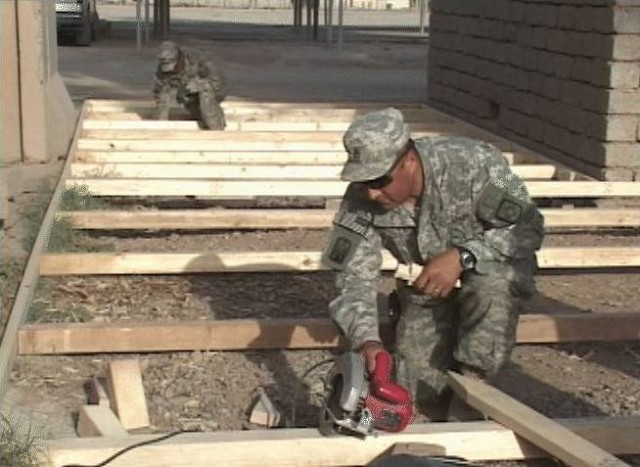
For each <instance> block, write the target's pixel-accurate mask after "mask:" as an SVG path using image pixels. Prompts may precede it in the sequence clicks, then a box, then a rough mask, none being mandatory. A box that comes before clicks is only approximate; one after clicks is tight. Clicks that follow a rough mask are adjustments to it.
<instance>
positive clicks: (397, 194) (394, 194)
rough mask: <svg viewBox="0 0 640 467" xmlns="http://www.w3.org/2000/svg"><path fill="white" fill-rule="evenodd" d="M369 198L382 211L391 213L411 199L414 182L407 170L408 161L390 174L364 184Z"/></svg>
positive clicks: (403, 162) (404, 161)
mask: <svg viewBox="0 0 640 467" xmlns="http://www.w3.org/2000/svg"><path fill="white" fill-rule="evenodd" d="M363 186H364V188H365V190H366V194H367V197H368V198H369V199H370V200H371V201H373V202H375V203H377V204H378V205H379V206H380V207H381V208H382V209H384V210H386V211H390V210H392V209H395V208H397V207H398V206H400V205H402V204H404V203H405V202H407V201H408V200H409V198H411V194H412V180H411V175H410V173H409V172H408V171H407V170H406V160H403V161H401V162H400V163H399V164H398V165H397V166H396V167H395V168H394V169H393V170H392V171H391V172H390V173H388V174H385V175H383V176H382V177H380V178H377V179H375V180H371V181H369V182H365V183H363Z"/></svg>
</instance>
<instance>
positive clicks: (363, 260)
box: [323, 108, 544, 420]
mask: <svg viewBox="0 0 640 467" xmlns="http://www.w3.org/2000/svg"><path fill="white" fill-rule="evenodd" d="M343 142H344V147H345V149H346V151H347V153H348V161H347V163H346V165H345V166H344V169H343V171H342V175H341V176H342V179H343V180H345V181H349V182H352V183H350V185H349V187H348V188H347V191H346V193H345V195H344V199H343V200H342V204H341V206H340V209H339V211H338V213H337V214H336V217H335V219H334V226H333V231H332V235H331V239H330V241H329V244H328V246H327V248H326V249H325V251H324V253H323V260H324V262H325V263H326V264H327V265H329V266H330V267H331V268H333V269H334V270H335V271H336V283H337V287H338V290H339V295H338V296H337V297H336V298H335V299H334V300H333V301H332V302H331V303H330V306H329V309H330V314H331V316H332V318H333V319H334V320H335V322H336V323H337V324H338V326H339V327H340V328H341V330H342V331H343V332H344V334H345V335H346V337H347V339H348V340H349V342H350V345H351V346H352V348H353V349H354V350H358V351H361V352H362V353H363V354H364V356H365V358H366V361H367V365H368V369H369V371H372V370H373V368H374V367H375V355H376V354H377V353H378V352H380V351H381V350H383V347H382V344H381V341H380V335H379V332H378V310H377V306H376V282H377V279H378V277H379V275H380V269H381V265H382V255H381V250H382V248H386V249H387V250H389V251H390V252H391V253H392V255H393V256H394V257H395V258H396V259H397V260H398V261H399V262H400V263H405V264H411V263H418V264H420V265H424V268H423V269H422V272H421V273H420V275H419V276H418V277H417V279H416V280H415V281H414V283H413V285H412V286H409V285H408V284H407V282H403V281H398V282H397V288H396V289H397V290H396V292H395V293H394V294H393V295H392V296H393V297H395V299H396V301H397V302H398V304H399V309H400V317H399V320H398V322H397V326H396V347H395V349H394V358H395V362H396V368H395V369H396V378H397V380H398V382H399V383H401V384H404V385H405V386H406V387H408V388H409V389H411V391H412V393H413V395H414V401H415V402H416V404H417V406H418V407H419V409H420V410H421V411H422V412H423V413H424V414H425V415H427V416H428V417H429V418H431V419H432V420H443V419H446V417H447V408H448V409H449V416H450V417H451V416H452V414H451V411H452V410H453V411H454V412H455V411H456V410H458V409H453V407H454V406H456V405H457V406H458V408H460V407H462V405H461V403H460V401H459V400H458V401H456V398H453V400H451V393H450V391H448V390H447V389H446V373H445V372H446V370H449V369H453V370H457V371H460V372H461V373H463V374H465V375H469V376H473V377H474V378H481V379H483V380H489V379H490V378H492V377H493V376H495V375H496V373H497V372H498V370H500V368H501V367H502V366H503V365H504V364H505V363H506V362H507V361H508V359H509V357H510V354H511V350H512V348H513V346H514V343H515V331H516V324H517V312H518V309H519V305H520V303H521V301H522V299H523V298H527V297H530V296H531V295H532V294H533V293H534V291H535V283H534V280H533V275H534V272H535V269H536V251H537V250H538V249H539V248H540V245H541V243H542V239H543V236H544V231H543V218H542V215H541V214H540V212H539V211H538V209H537V208H536V207H535V205H534V204H533V203H532V201H531V199H530V198H529V195H528V193H527V189H526V187H525V185H524V183H523V182H522V181H521V180H520V178H519V177H517V176H516V175H515V174H513V173H512V172H511V170H510V168H509V166H508V164H507V162H506V161H505V159H504V158H503V156H502V154H501V152H500V151H499V150H498V149H496V148H495V147H494V146H492V145H490V144H487V143H484V142H481V141H476V140H472V139H468V138H462V137H433V138H421V139H418V140H415V141H413V140H412V139H411V137H410V134H409V129H408V126H407V125H406V124H405V123H404V121H403V116H402V114H401V113H400V112H399V111H398V110H396V109H393V108H388V109H385V110H382V111H376V112H371V113H368V114H366V115H363V116H362V117H360V118H359V119H358V120H356V121H354V122H353V123H352V124H351V126H350V127H349V129H348V130H347V132H346V133H345V134H344V138H343ZM458 280H459V281H460V282H459V287H456V282H457V281H458ZM450 405H451V406H450ZM453 416H454V417H456V416H458V415H457V414H453ZM462 416H464V415H462Z"/></svg>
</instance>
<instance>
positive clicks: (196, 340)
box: [18, 312, 640, 355]
mask: <svg viewBox="0 0 640 467" xmlns="http://www.w3.org/2000/svg"><path fill="white" fill-rule="evenodd" d="M134 318H135V317H134ZM389 332H390V330H389V329H388V327H387V325H386V324H383V325H382V333H383V335H384V336H387V335H388V334H389ZM18 337H19V347H18V351H19V353H20V354H21V355H33V354H39V355H48V354H84V353H112V352H169V351H171V352H177V351H194V350H256V349H325V348H335V347H337V346H339V345H343V344H344V341H342V340H341V338H340V333H339V331H338V329H337V327H336V326H335V324H334V323H333V322H332V321H331V320H330V319H265V320H219V321H202V320H199V321H191V322H180V323H144V322H135V321H134V322H126V323H66V324H28V325H24V326H22V327H21V328H20V331H19V336H18ZM639 338H640V312H636V313H602V314H597V313H595V314H594V313H584V314H582V313H580V314H578V313H573V314H560V315H535V314H534V315H522V316H520V319H519V322H518V330H517V342H518V343H520V344H543V343H558V342H581V341H606V342H613V341H621V340H637V339H639Z"/></svg>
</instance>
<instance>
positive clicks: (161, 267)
mask: <svg viewBox="0 0 640 467" xmlns="http://www.w3.org/2000/svg"><path fill="white" fill-rule="evenodd" d="M320 257H321V252H319V251H282V252H277V251H250V252H248V251H236V252H220V253H211V252H202V253H48V254H45V255H42V257H41V259H40V274H41V275H43V276H60V275H67V274H74V275H91V274H191V273H204V272H267V271H271V272H275V271H280V272H296V271H323V270H326V269H327V268H326V266H324V265H323V264H322V263H321V260H320ZM538 265H539V267H540V268H541V269H574V268H585V269H587V268H623V267H629V268H637V267H640V247H586V248H580V247H549V248H543V249H542V250H540V251H539V252H538ZM397 267H398V261H397V260H396V259H395V258H394V257H393V256H391V254H390V253H389V252H386V251H385V252H383V263H382V270H383V271H395V270H396V269H397Z"/></svg>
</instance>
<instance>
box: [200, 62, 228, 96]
mask: <svg viewBox="0 0 640 467" xmlns="http://www.w3.org/2000/svg"><path fill="white" fill-rule="evenodd" d="M198 75H199V77H200V78H202V79H205V80H207V81H208V83H209V86H210V87H211V91H212V92H213V93H214V94H215V95H216V99H217V100H218V102H221V101H223V100H224V99H225V98H226V97H227V80H226V77H225V75H224V73H222V71H220V70H218V69H217V68H216V67H215V65H214V64H213V63H212V62H211V61H210V60H202V61H201V62H200V63H199V67H198Z"/></svg>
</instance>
